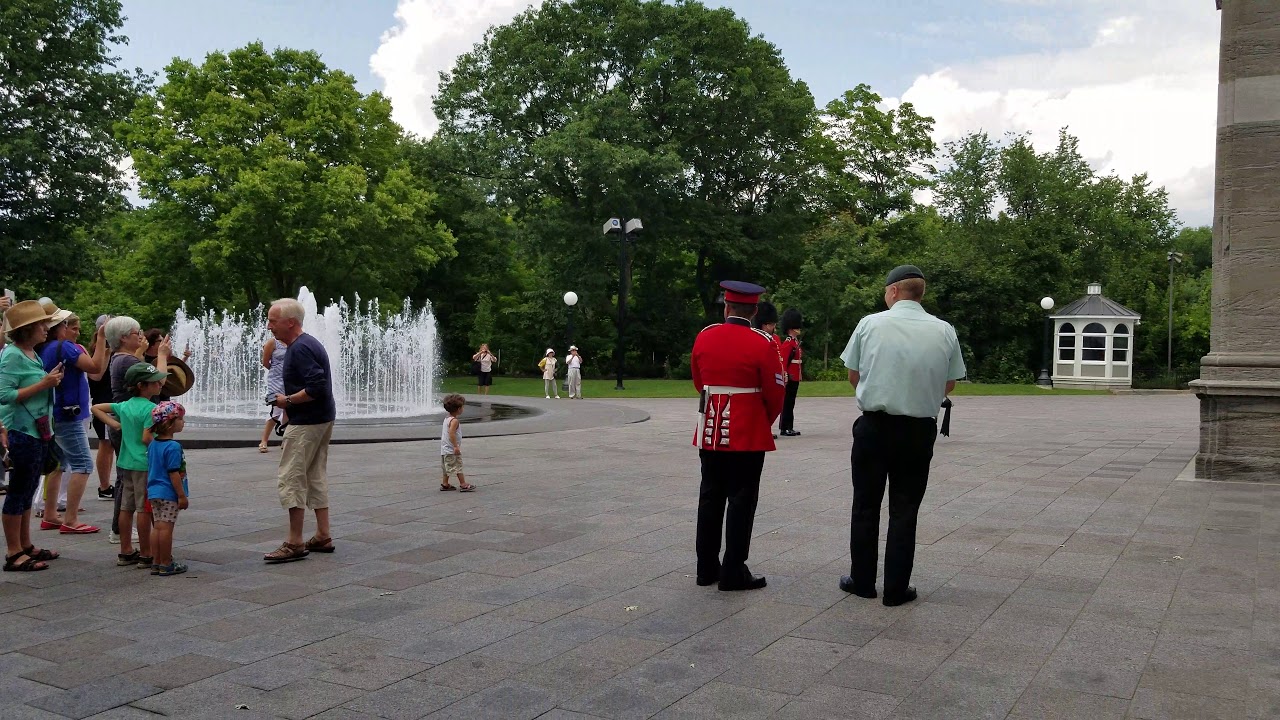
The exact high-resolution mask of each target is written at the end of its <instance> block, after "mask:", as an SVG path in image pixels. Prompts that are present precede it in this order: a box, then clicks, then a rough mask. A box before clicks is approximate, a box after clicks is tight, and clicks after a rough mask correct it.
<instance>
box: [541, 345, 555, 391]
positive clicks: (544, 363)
mask: <svg viewBox="0 0 1280 720" xmlns="http://www.w3.org/2000/svg"><path fill="white" fill-rule="evenodd" d="M538 367H539V368H541V369H542V387H543V389H544V390H546V392H547V399H548V400H550V399H551V393H553V392H554V393H555V394H556V399H557V400H559V399H560V388H558V387H556V351H555V350H552V349H551V348H547V354H546V356H545V357H543V358H542V359H541V360H539V361H538Z"/></svg>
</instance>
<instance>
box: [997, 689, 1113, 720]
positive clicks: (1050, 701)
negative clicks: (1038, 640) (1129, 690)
mask: <svg viewBox="0 0 1280 720" xmlns="http://www.w3.org/2000/svg"><path fill="white" fill-rule="evenodd" d="M1128 707H1129V701H1127V700H1125V699H1123V698H1114V697H1107V696H1105V695H1090V694H1088V693H1082V692H1076V691H1074V690H1061V689H1058V688H1050V687H1044V686H1041V685H1036V684H1032V685H1031V686H1030V687H1028V688H1027V689H1026V691H1025V692H1023V693H1022V697H1020V698H1018V702H1017V704H1016V705H1014V706H1013V710H1012V712H1010V713H1009V718H1010V720H1124V717H1125V712H1126V710H1127V709H1128Z"/></svg>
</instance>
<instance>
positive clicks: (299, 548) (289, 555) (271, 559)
mask: <svg viewBox="0 0 1280 720" xmlns="http://www.w3.org/2000/svg"><path fill="white" fill-rule="evenodd" d="M310 554H311V551H310V550H307V546H306V545H290V544H289V543H284V544H282V545H281V546H280V547H278V548H276V549H275V550H274V551H272V552H270V553H267V554H266V555H263V556H262V559H263V560H265V561H266V562H267V564H269V565H275V564H277V563H287V562H293V561H294V560H301V559H303V558H305V557H306V556H308V555H310Z"/></svg>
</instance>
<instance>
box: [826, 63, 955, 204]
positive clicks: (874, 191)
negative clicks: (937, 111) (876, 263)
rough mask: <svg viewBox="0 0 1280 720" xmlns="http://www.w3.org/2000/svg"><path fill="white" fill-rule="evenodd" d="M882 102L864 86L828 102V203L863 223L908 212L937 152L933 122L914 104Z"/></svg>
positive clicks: (926, 182) (923, 183)
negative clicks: (887, 106) (887, 105)
mask: <svg viewBox="0 0 1280 720" xmlns="http://www.w3.org/2000/svg"><path fill="white" fill-rule="evenodd" d="M883 102H884V98H882V97H880V96H879V95H877V94H876V93H875V92H872V90H871V88H870V86H868V85H866V84H861V85H858V86H857V87H855V88H854V89H852V90H848V91H846V92H845V94H844V95H843V96H841V97H840V98H838V99H836V100H832V101H831V102H830V103H827V107H826V109H824V110H823V113H822V126H823V134H824V135H825V137H826V140H827V143H826V145H827V147H826V163H825V164H826V168H827V172H828V182H829V184H830V188H831V189H830V191H829V196H830V202H831V204H832V206H833V207H834V209H836V210H838V211H846V212H854V213H857V215H858V217H859V219H861V220H862V221H863V222H875V221H877V220H885V219H887V218H889V217H890V216H892V215H894V214H895V213H902V212H906V211H907V210H908V209H910V208H911V207H912V206H913V205H914V204H915V199H914V197H913V194H914V193H915V192H916V191H917V190H922V189H924V188H927V187H929V185H930V181H929V177H928V174H929V173H931V172H933V167H932V166H931V165H930V164H929V163H930V161H931V160H932V159H933V154H934V152H935V150H936V149H937V148H936V146H935V145H934V142H933V138H932V132H933V118H931V117H928V116H924V115H920V114H919V113H917V112H916V110H915V107H914V106H912V104H911V103H902V104H901V105H899V106H898V107H896V108H891V109H883V108H882V107H881V105H882V104H883Z"/></svg>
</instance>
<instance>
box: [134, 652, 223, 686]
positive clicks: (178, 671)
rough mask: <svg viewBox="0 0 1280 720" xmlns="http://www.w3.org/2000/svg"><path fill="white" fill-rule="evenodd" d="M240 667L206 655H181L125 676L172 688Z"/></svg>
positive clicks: (140, 681) (141, 682) (136, 680)
mask: <svg viewBox="0 0 1280 720" xmlns="http://www.w3.org/2000/svg"><path fill="white" fill-rule="evenodd" d="M238 667H240V666H239V665H237V664H235V663H233V662H230V661H227V660H220V659H218V658H211V657H205V656H204V655H180V656H178V657H176V658H173V659H170V660H164V661H161V662H157V663H156V664H154V665H148V666H147V667H142V668H138V669H137V670H133V671H131V672H128V673H125V674H124V677H125V678H127V679H129V680H132V681H134V682H136V683H140V684H142V685H150V686H152V687H157V688H160V689H162V690H171V689H173V688H176V687H181V686H183V685H189V684H191V683H193V682H196V681H197V680H203V679H205V678H207V677H212V676H214V675H218V674H221V673H224V672H227V671H228V670H234V669H236V668H238Z"/></svg>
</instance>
